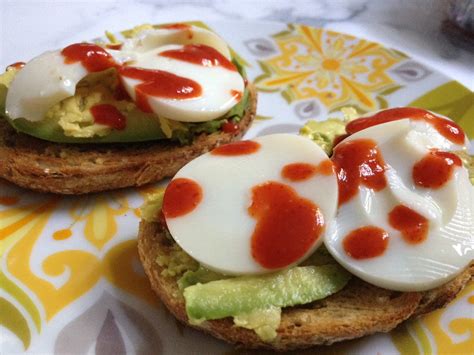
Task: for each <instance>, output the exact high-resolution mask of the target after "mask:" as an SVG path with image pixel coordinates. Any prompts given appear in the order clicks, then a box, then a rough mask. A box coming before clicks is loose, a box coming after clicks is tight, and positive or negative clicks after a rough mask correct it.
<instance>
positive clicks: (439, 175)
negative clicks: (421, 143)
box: [412, 150, 462, 189]
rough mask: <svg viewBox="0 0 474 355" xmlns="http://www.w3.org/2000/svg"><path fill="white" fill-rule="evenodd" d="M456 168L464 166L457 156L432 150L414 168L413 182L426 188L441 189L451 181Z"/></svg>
mask: <svg viewBox="0 0 474 355" xmlns="http://www.w3.org/2000/svg"><path fill="white" fill-rule="evenodd" d="M456 166H462V161H461V158H459V157H458V156H457V155H456V154H454V153H449V152H441V151H438V150H432V151H431V152H429V153H428V154H427V155H426V156H425V157H424V158H422V159H421V160H420V161H418V162H417V163H416V164H415V166H414V167H413V171H412V176H413V181H414V183H415V185H418V186H421V187H424V188H431V189H439V188H441V187H443V186H444V184H446V183H447V182H448V181H449V180H450V179H451V176H452V175H453V172H454V168H455V167H456Z"/></svg>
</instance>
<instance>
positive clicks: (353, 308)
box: [138, 220, 474, 351]
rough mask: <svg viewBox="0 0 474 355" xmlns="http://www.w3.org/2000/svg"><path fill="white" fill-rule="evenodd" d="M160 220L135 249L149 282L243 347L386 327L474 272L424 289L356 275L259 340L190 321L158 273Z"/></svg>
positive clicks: (162, 250)
mask: <svg viewBox="0 0 474 355" xmlns="http://www.w3.org/2000/svg"><path fill="white" fill-rule="evenodd" d="M165 228H166V227H165V226H164V225H163V224H162V223H160V222H146V221H144V220H142V221H141V223H140V229H139V234H138V251H139V255H140V259H141V261H142V264H143V266H144V268H145V272H146V274H147V276H148V278H149V280H150V283H151V287H152V289H153V290H154V291H155V293H156V294H157V295H158V297H159V298H160V299H161V300H162V302H163V303H164V304H165V305H166V307H167V308H168V309H169V310H170V312H171V313H172V314H173V315H174V316H175V317H176V318H177V319H178V320H180V321H181V322H183V323H185V324H187V325H189V326H191V327H194V328H196V329H199V330H202V331H204V332H206V333H209V334H211V335H213V336H215V337H217V338H219V339H222V340H225V341H227V342H229V343H232V344H234V345H236V346H238V347H243V348H248V349H270V350H278V351H286V350H293V349H303V348H308V347H311V346H315V345H330V344H332V343H335V342H338V341H342V340H348V339H354V338H359V337H362V336H365V335H370V334H373V333H377V332H388V331H390V330H392V329H394V328H395V327H396V326H397V325H399V324H400V323H402V322H403V321H405V320H407V319H409V318H413V317H416V316H419V315H421V314H424V313H427V312H431V311H433V310H435V309H437V308H440V307H443V306H444V305H445V304H446V303H448V302H449V301H450V300H451V299H453V298H454V297H455V296H456V294H457V293H459V292H460V291H461V290H462V289H463V287H464V286H465V285H466V284H467V283H468V282H469V280H470V279H471V277H472V275H474V265H471V266H470V267H469V268H467V269H466V270H465V271H464V272H463V273H462V274H460V275H459V276H458V277H456V278H455V279H454V280H452V281H451V282H449V283H447V284H445V285H443V286H441V287H438V288H436V289H433V290H429V291H425V292H396V291H390V290H386V289H382V288H379V287H376V286H372V285H370V284H368V283H366V282H364V281H362V280H360V279H358V278H356V277H353V278H352V279H351V280H350V281H349V283H348V284H347V285H346V286H345V287H344V288H343V289H342V290H341V291H339V292H337V293H335V294H333V295H331V296H329V297H327V298H325V299H322V300H320V301H316V302H312V303H309V304H305V305H300V306H296V307H287V308H284V309H283V310H282V315H281V322H280V326H279V328H278V330H277V333H278V336H277V338H276V339H275V341H273V342H270V343H269V342H264V341H262V340H261V339H260V338H259V337H258V336H257V335H256V333H255V332H254V331H252V330H248V329H245V328H241V327H237V326H235V325H234V323H233V321H232V319H231V318H225V319H219V320H210V321H205V322H203V323H202V324H200V325H195V324H190V323H189V319H188V316H187V314H186V309H185V300H184V297H183V295H182V292H181V291H180V290H179V288H178V284H177V277H171V276H163V273H162V271H163V270H164V269H163V267H161V266H160V265H159V264H158V263H157V262H156V260H157V256H158V255H168V254H169V253H170V252H171V250H172V248H173V244H174V241H173V240H171V239H170V238H169V237H167V233H166V229H165Z"/></svg>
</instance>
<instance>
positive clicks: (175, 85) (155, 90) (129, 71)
mask: <svg viewBox="0 0 474 355" xmlns="http://www.w3.org/2000/svg"><path fill="white" fill-rule="evenodd" d="M119 73H120V75H122V76H125V77H127V78H131V79H137V80H141V81H142V82H141V83H140V84H138V85H136V86H135V95H136V100H135V101H136V103H137V106H138V108H139V109H140V110H142V111H143V112H153V110H152V108H151V106H150V104H149V102H148V96H157V97H163V98H167V99H181V100H182V99H190V98H194V97H199V96H201V94H202V87H201V85H199V84H198V83H197V82H195V81H194V80H191V79H188V78H183V77H182V76H178V75H175V74H172V73H169V72H166V71H162V70H152V69H142V68H136V67H121V68H120V69H119Z"/></svg>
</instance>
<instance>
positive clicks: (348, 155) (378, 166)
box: [331, 139, 387, 205]
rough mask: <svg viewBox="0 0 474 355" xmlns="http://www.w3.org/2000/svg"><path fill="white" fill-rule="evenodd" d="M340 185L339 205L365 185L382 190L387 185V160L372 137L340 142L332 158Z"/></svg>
mask: <svg viewBox="0 0 474 355" xmlns="http://www.w3.org/2000/svg"><path fill="white" fill-rule="evenodd" d="M331 160H332V162H333V163H334V166H335V170H336V175H337V183H338V186H339V205H342V204H343V203H345V202H347V201H349V200H350V199H351V198H353V197H354V196H355V195H357V193H358V191H359V186H360V185H364V186H366V187H368V188H371V189H373V190H375V191H380V190H382V189H384V188H385V186H386V185H387V179H386V178H385V162H384V160H383V158H382V154H381V153H380V152H379V150H378V149H377V143H376V142H375V141H373V140H371V139H356V140H351V141H346V142H341V143H339V144H338V145H337V146H336V147H335V148H334V154H333V156H332V158H331Z"/></svg>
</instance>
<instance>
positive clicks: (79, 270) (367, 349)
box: [0, 22, 474, 355]
mask: <svg viewBox="0 0 474 355" xmlns="http://www.w3.org/2000/svg"><path fill="white" fill-rule="evenodd" d="M209 26H210V27H211V28H212V29H214V30H216V32H218V33H219V34H221V35H222V36H223V37H224V38H225V39H226V40H227V41H228V42H229V43H230V45H231V46H232V47H233V48H234V49H235V50H236V51H237V53H239V55H240V56H241V57H242V58H243V60H244V61H245V63H246V66H247V68H246V69H247V72H248V74H249V77H250V79H251V80H253V81H254V82H255V84H256V86H257V88H258V89H259V95H260V96H259V106H258V114H259V115H258V117H257V120H256V121H255V123H254V124H253V126H252V127H251V129H250V131H249V132H248V134H247V137H254V136H257V135H263V134H269V133H275V132H297V131H298V130H299V128H300V127H301V125H302V124H303V123H304V122H305V121H306V120H308V119H316V120H323V119H325V118H326V117H328V116H339V115H340V114H339V112H338V111H339V109H340V108H341V107H344V106H353V107H356V108H357V110H358V111H359V112H366V111H371V110H377V109H381V108H385V107H389V106H403V105H413V106H419V107H424V108H427V109H430V110H433V111H436V112H439V113H441V114H445V115H447V116H450V117H452V118H453V119H455V120H456V121H457V122H458V123H459V124H460V125H461V126H462V127H463V128H464V129H465V131H466V132H467V133H468V135H469V137H470V138H471V139H472V138H474V93H473V92H471V91H470V90H468V89H466V88H465V87H463V86H462V85H460V84H459V83H457V82H454V81H451V80H450V79H449V78H447V77H445V76H443V75H441V74H439V73H436V72H435V71H434V70H433V69H430V68H428V67H426V66H424V65H423V64H421V63H418V62H416V61H414V60H413V59H411V58H409V57H408V56H406V55H405V54H403V53H402V52H399V51H398V50H394V49H390V48H385V47H383V46H381V45H379V44H377V43H373V42H368V41H365V40H362V39H359V38H355V37H352V36H349V35H345V34H341V33H337V32H332V31H327V30H323V29H315V28H311V27H307V26H301V25H285V24H275V23H228V22H226V23H211V24H209ZM46 49H47V48H45V50H46ZM162 186H163V185H159V184H158V185H156V186H148V187H145V188H139V189H126V190H121V191H115V192H105V193H101V194H94V195H90V196H79V197H60V196H53V195H44V194H38V193H33V192H30V191H27V190H23V189H20V188H18V187H15V186H13V185H11V184H9V183H7V182H5V181H0V256H1V264H0V332H1V333H0V335H1V336H0V349H1V352H2V353H5V354H7V353H15V352H28V353H57V354H63V353H96V354H121V353H131V354H133V353H136V354H138V353H140V354H152V353H153V354H159V353H165V354H186V353H193V354H229V353H233V352H232V348H231V347H230V346H228V345H226V344H224V343H222V342H220V341H218V340H215V339H213V338H211V337H209V336H206V335H204V334H201V333H199V332H196V331H194V330H191V329H188V328H183V327H182V326H181V325H179V324H178V323H177V322H176V321H175V319H174V318H173V317H172V316H171V315H170V314H169V313H167V311H166V310H165V308H164V306H163V305H162V304H160V303H159V302H158V301H157V299H156V297H155V296H154V295H153V294H152V292H151V291H150V288H149V285H148V281H147V279H146V278H145V275H144V272H143V270H142V268H141V265H140V262H139V260H138V255H137V248H136V234H137V229H138V222H139V210H138V207H139V206H140V205H141V204H142V202H143V198H144V196H145V195H146V193H147V192H150V191H153V190H155V189H158V188H160V187H162ZM473 349H474V283H473V282H471V283H470V284H469V285H468V286H467V287H466V288H465V289H464V291H463V292H461V293H460V294H459V295H458V297H457V298H456V299H455V300H454V301H453V302H451V304H450V305H449V306H448V307H447V308H445V309H442V310H438V311H436V312H433V313H431V314H429V315H427V316H424V317H423V318H421V319H419V320H416V321H412V322H410V323H407V324H405V325H402V326H401V327H399V328H398V329H397V330H396V331H393V332H391V333H390V334H379V335H375V336H371V337H367V338H364V339H361V340H356V341H351V342H347V343H343V344H337V345H334V346H331V347H328V348H323V349H318V351H321V352H322V353H335V352H337V353H363V354H377V353H384V354H388V353H398V352H400V353H402V354H410V355H411V354H422V353H423V354H424V353H440V354H441V353H442V354H455V353H456V354H461V353H462V354H467V353H472V352H473ZM313 352H314V350H311V351H308V353H313Z"/></svg>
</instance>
